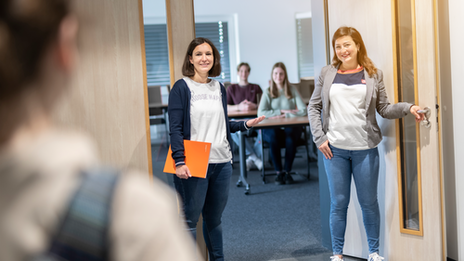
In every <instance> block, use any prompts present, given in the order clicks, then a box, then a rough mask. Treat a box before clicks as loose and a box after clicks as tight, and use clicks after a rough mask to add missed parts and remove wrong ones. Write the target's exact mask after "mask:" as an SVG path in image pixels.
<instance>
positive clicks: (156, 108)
mask: <svg viewBox="0 0 464 261" xmlns="http://www.w3.org/2000/svg"><path fill="white" fill-rule="evenodd" d="M148 103H149V104H150V106H149V115H150V116H149V119H150V126H152V125H164V128H165V131H166V133H165V135H166V142H167V144H169V135H168V134H169V130H168V123H167V115H166V110H165V108H164V107H163V102H162V99H161V86H159V85H153V86H148Z"/></svg>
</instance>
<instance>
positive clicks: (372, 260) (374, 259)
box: [368, 252, 384, 261]
mask: <svg viewBox="0 0 464 261" xmlns="http://www.w3.org/2000/svg"><path fill="white" fill-rule="evenodd" d="M383 259H384V258H383V257H381V256H379V254H377V252H375V253H372V254H370V255H369V259H368V261H382V260H383Z"/></svg>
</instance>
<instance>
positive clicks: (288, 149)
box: [263, 127, 303, 172]
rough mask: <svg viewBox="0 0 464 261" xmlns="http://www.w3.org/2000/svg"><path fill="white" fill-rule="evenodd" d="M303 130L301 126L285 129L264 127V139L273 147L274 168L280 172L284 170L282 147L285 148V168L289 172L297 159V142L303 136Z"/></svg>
mask: <svg viewBox="0 0 464 261" xmlns="http://www.w3.org/2000/svg"><path fill="white" fill-rule="evenodd" d="M302 132H303V130H302V128H301V127H295V128H285V129H280V128H276V129H264V130H263V139H264V140H265V141H266V142H267V143H269V146H270V148H271V159H272V163H273V164H274V169H275V170H276V171H278V172H281V171H282V159H281V158H282V155H281V154H280V148H283V147H284V148H285V165H284V169H285V171H287V172H290V171H291V170H292V165H293V160H294V159H295V154H296V148H297V142H298V140H299V139H300V138H301V133H302Z"/></svg>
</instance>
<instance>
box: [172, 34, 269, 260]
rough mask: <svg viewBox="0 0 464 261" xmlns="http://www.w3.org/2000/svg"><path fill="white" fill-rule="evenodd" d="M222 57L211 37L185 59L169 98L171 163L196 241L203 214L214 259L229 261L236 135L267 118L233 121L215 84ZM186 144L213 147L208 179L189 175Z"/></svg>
mask: <svg viewBox="0 0 464 261" xmlns="http://www.w3.org/2000/svg"><path fill="white" fill-rule="evenodd" d="M220 58H221V57H220V55H219V52H218V50H217V49H216V47H215V46H214V44H213V43H212V42H211V41H210V40H209V39H206V38H201V37H200V38H195V39H193V40H192V41H191V42H190V44H189V46H188V48H187V52H186V55H185V58H184V64H183V67H182V74H183V75H184V76H185V77H184V78H182V79H180V80H178V81H177V82H176V83H175V84H174V86H173V88H172V90H171V92H170V94H169V106H168V113H169V121H170V124H169V126H170V135H171V149H172V158H173V159H174V161H175V164H176V175H175V176H174V185H175V188H176V190H177V192H178V193H179V195H180V197H181V199H182V210H183V212H184V216H185V222H186V223H187V227H188V229H189V230H190V232H191V233H192V235H193V237H194V238H196V226H197V222H198V219H199V217H200V213H201V214H202V215H203V235H204V238H205V242H206V246H207V247H208V251H209V257H210V260H215V261H217V260H220V261H222V260H224V253H223V244H222V228H221V218H222V212H223V211H224V208H225V206H226V204H227V198H228V195H229V187H230V177H231V175H232V165H231V161H232V150H231V146H230V143H231V141H232V138H231V136H230V133H231V132H236V131H246V130H247V129H248V128H251V127H252V126H254V125H256V124H258V123H259V122H260V121H262V120H263V119H264V117H259V118H255V119H251V120H248V121H229V119H228V117H227V100H226V90H225V88H224V86H223V85H222V84H221V83H219V82H218V81H216V80H214V79H210V78H209V77H216V76H218V75H219V74H220V73H221V63H220ZM184 140H193V141H202V142H210V143H211V144H212V145H211V154H210V158H209V165H208V172H207V175H206V178H204V179H203V178H196V177H192V176H191V175H190V171H189V168H188V166H187V165H185V155H184Z"/></svg>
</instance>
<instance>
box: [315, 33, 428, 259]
mask: <svg viewBox="0 0 464 261" xmlns="http://www.w3.org/2000/svg"><path fill="white" fill-rule="evenodd" d="M332 47H333V49H334V53H335V55H334V57H333V59H332V64H331V65H328V66H325V67H324V68H322V71H321V74H320V76H319V80H318V82H317V84H316V88H315V90H314V94H313V95H312V97H311V100H310V102H309V106H308V115H309V121H310V125H311V132H312V134H313V138H314V142H315V143H316V145H317V147H318V148H319V150H320V151H321V152H322V153H323V154H324V157H325V158H324V166H325V169H326V173H327V178H328V183H329V190H330V196H331V204H330V205H331V206H330V231H331V236H332V249H333V254H334V255H333V256H332V257H331V260H332V261H341V260H343V245H344V240H345V239H344V237H345V229H346V213H347V209H348V203H349V199H350V187H351V177H352V176H351V175H353V179H354V182H355V184H356V188H357V189H356V190H357V191H356V192H357V194H358V201H359V204H360V205H361V209H362V212H363V221H364V228H365V230H366V234H367V239H368V244H369V253H370V255H369V259H368V260H369V261H380V260H383V257H381V256H379V254H378V253H379V233H380V213H379V205H378V201H377V181H378V177H379V154H378V150H377V145H378V144H379V143H380V141H381V140H382V135H381V133H380V128H379V126H378V124H377V121H376V117H375V111H376V110H377V112H378V113H379V114H380V115H381V116H382V117H384V118H387V119H397V118H401V117H404V116H406V115H407V114H409V113H411V114H413V115H414V116H415V117H416V121H417V122H419V121H421V120H422V119H423V115H422V114H419V113H418V112H417V111H418V110H420V107H419V106H416V105H413V104H410V103H406V102H400V103H397V104H390V102H389V101H388V97H387V93H386V91H385V85H384V83H383V75H382V71H380V70H378V69H377V68H376V67H375V65H374V64H373V63H372V61H371V60H370V59H369V57H368V56H367V51H366V48H365V46H364V42H363V40H362V37H361V35H360V34H359V32H358V31H357V30H356V29H354V28H352V27H340V28H339V29H338V30H337V31H336V32H335V34H334V36H333V38H332ZM321 116H322V117H321Z"/></svg>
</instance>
